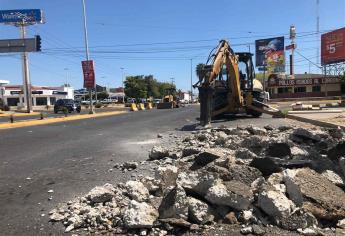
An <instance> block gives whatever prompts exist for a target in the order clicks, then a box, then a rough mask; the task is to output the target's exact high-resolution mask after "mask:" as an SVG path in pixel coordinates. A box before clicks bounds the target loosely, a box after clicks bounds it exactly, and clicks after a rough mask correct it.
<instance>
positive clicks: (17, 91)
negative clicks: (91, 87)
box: [0, 85, 74, 107]
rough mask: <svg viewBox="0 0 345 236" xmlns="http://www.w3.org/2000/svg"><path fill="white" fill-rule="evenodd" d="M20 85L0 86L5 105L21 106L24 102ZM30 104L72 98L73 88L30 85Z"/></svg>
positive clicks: (47, 103)
mask: <svg viewBox="0 0 345 236" xmlns="http://www.w3.org/2000/svg"><path fill="white" fill-rule="evenodd" d="M22 88H23V86H21V85H5V86H2V87H0V98H1V99H2V100H3V101H4V104H5V105H8V106H10V107H23V106H24V104H26V101H25V96H24V93H23V89H22ZM31 93H32V105H33V106H46V105H48V106H50V105H54V104H55V102H56V101H57V100H58V99H73V98H74V89H73V88H72V87H44V86H32V87H31Z"/></svg>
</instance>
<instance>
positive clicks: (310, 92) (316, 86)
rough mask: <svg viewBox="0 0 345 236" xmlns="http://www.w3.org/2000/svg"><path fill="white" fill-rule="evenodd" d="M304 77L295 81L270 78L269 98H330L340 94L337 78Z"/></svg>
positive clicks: (340, 88) (339, 84) (268, 82)
mask: <svg viewBox="0 0 345 236" xmlns="http://www.w3.org/2000/svg"><path fill="white" fill-rule="evenodd" d="M301 77H302V78H301ZM304 77H305V78H303V76H302V75H301V76H298V77H297V76H296V78H295V79H282V78H277V77H275V76H270V78H268V81H267V90H268V92H269V93H270V98H271V99H275V98H300V97H332V96H341V94H342V86H341V81H340V79H339V78H338V77H324V76H322V75H318V76H315V75H314V76H310V75H305V76H304Z"/></svg>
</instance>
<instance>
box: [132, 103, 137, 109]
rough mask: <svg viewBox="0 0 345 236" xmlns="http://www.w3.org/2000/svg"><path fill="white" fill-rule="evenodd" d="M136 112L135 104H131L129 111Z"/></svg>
mask: <svg viewBox="0 0 345 236" xmlns="http://www.w3.org/2000/svg"><path fill="white" fill-rule="evenodd" d="M137 110H138V107H137V104H135V103H132V104H131V111H137Z"/></svg>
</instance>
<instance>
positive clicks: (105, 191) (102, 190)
mask: <svg viewBox="0 0 345 236" xmlns="http://www.w3.org/2000/svg"><path fill="white" fill-rule="evenodd" d="M114 190H115V189H114V186H113V185H111V184H105V185H104V186H97V187H94V188H93V189H91V191H90V192H89V193H88V194H86V198H88V199H89V200H90V201H91V202H93V203H99V202H107V201H110V200H111V199H112V197H113V196H114V195H115V193H114Z"/></svg>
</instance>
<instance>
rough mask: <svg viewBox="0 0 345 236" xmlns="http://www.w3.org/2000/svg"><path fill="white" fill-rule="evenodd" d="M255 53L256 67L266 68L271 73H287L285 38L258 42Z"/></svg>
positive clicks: (256, 42)
mask: <svg viewBox="0 0 345 236" xmlns="http://www.w3.org/2000/svg"><path fill="white" fill-rule="evenodd" d="M255 52H256V57H255V59H256V63H255V65H256V66H258V67H264V66H266V67H267V69H268V71H270V72H284V71H285V53H284V37H276V38H268V39H259V40H256V41H255Z"/></svg>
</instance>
